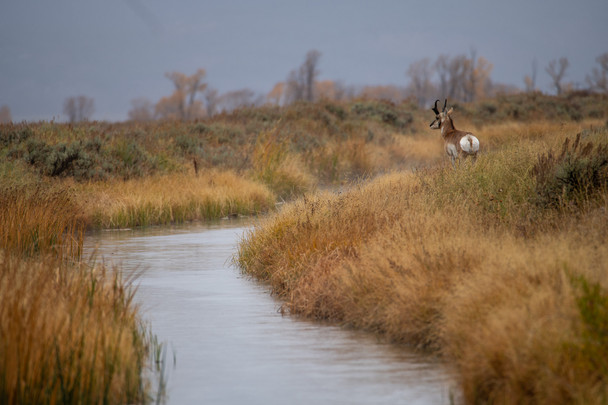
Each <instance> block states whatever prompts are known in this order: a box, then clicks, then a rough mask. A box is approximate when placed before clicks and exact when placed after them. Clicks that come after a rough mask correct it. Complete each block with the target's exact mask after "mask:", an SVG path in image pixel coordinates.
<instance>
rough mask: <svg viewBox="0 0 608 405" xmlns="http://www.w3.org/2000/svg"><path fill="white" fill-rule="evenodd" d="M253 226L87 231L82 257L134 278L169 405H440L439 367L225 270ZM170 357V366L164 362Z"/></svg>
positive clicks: (447, 392)
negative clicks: (314, 317) (160, 358)
mask: <svg viewBox="0 0 608 405" xmlns="http://www.w3.org/2000/svg"><path fill="white" fill-rule="evenodd" d="M250 226H251V221H250V220H249V221H248V222H247V221H243V220H224V221H220V222H216V223H212V224H202V223H198V224H188V225H183V226H171V227H149V228H145V229H134V230H121V231H97V232H94V233H91V234H89V235H87V237H86V241H85V249H84V253H85V257H88V256H90V255H92V254H93V253H94V255H95V258H96V260H97V261H98V262H99V261H103V262H104V263H106V264H107V265H113V264H116V265H118V266H119V267H120V268H121V269H122V271H123V272H124V274H125V276H127V277H131V276H132V275H134V274H138V276H137V279H136V281H135V284H136V285H137V286H138V288H137V292H136V295H135V299H136V301H137V302H138V303H139V304H140V306H141V309H142V314H143V316H144V318H145V319H146V321H148V322H149V323H150V324H151V327H152V331H153V333H154V334H156V335H157V337H158V339H159V341H161V342H165V344H166V347H167V350H168V355H167V364H168V365H167V371H166V378H167V397H166V402H167V403H169V404H201V403H204V404H264V405H269V404H391V405H393V404H449V403H450V396H451V392H455V391H456V389H455V388H454V387H455V385H454V381H453V379H452V378H451V377H450V374H449V372H448V371H447V368H446V366H445V365H444V364H442V363H441V362H440V361H438V360H436V359H434V358H432V357H428V356H423V355H420V354H417V353H414V352H413V351H409V350H408V349H407V348H406V347H403V346H395V345H391V344H388V343H383V342H381V341H379V340H378V339H377V338H376V337H375V336H374V335H372V334H369V333H365V332H360V331H353V330H349V329H345V328H341V327H339V326H333V325H327V324H323V323H318V322H312V321H305V320H300V319H297V318H295V317H291V316H288V315H281V314H280V312H279V311H278V308H279V306H280V302H279V301H277V300H276V299H275V298H273V297H272V296H271V294H270V292H269V290H268V287H267V286H265V285H263V284H261V283H259V282H257V281H255V280H252V279H251V278H249V277H247V276H244V275H243V274H242V273H241V272H240V270H239V269H238V268H236V267H234V266H233V265H232V264H231V257H232V255H233V254H234V253H235V251H236V245H237V243H238V241H239V240H240V238H241V237H242V235H243V232H245V231H246V230H247V229H249V227H250ZM173 358H175V364H174V362H173Z"/></svg>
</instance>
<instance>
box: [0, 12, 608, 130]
mask: <svg viewBox="0 0 608 405" xmlns="http://www.w3.org/2000/svg"><path fill="white" fill-rule="evenodd" d="M311 49H316V50H318V51H320V52H321V54H322V56H321V59H320V61H319V66H318V67H319V70H320V75H319V79H321V80H326V79H329V80H339V81H341V82H343V83H344V84H347V85H379V84H393V85H399V86H405V85H406V84H407V82H408V79H407V77H406V75H405V71H406V70H407V67H408V66H409V64H410V63H412V62H415V61H417V60H420V59H422V58H425V57H430V58H431V59H432V60H434V59H435V58H436V56H437V55H439V54H442V53H443V54H448V55H450V56H454V55H457V54H469V52H470V51H471V49H475V50H476V52H477V56H483V57H484V58H486V59H488V60H489V61H490V62H491V63H492V64H493V65H494V70H493V71H492V76H491V77H492V79H493V80H494V81H495V82H501V83H507V84H512V85H516V86H518V87H523V77H524V75H526V74H530V73H531V71H532V68H531V66H532V61H533V60H534V59H535V58H536V60H537V63H538V73H537V85H538V86H539V87H540V88H541V90H543V91H550V79H549V76H548V75H547V74H546V73H545V67H546V66H547V64H548V63H549V61H550V60H552V59H557V58H559V57H562V56H566V57H568V58H569V60H570V68H569V69H568V72H567V76H566V78H565V80H566V81H569V82H574V83H575V84H578V85H580V86H584V85H585V75H586V74H588V73H590V71H591V69H592V68H593V67H594V66H595V65H596V62H595V58H596V57H597V56H598V55H600V54H601V53H604V52H608V1H606V0H577V1H566V0H504V1H483V0H474V1H466V0H459V1H448V0H431V1H429V0H427V1H405V0H400V1H399V0H375V1H362V0H309V1H290V0H234V1H231V0H224V1H219V0H217V1H207V0H198V1H197V0H176V1H166V0H103V1H99V0H98V1H91V0H53V1H48V0H45V1H40V0H2V4H1V5H0V55H1V56H0V58H1V59H0V106H2V105H8V107H9V108H10V110H11V113H12V117H13V120H14V121H21V120H28V121H32V120H51V119H56V120H59V121H63V120H65V119H66V117H65V116H64V115H63V111H62V110H63V101H64V100H65V99H66V98H67V97H70V96H77V95H81V94H83V95H86V96H88V97H91V98H93V99H94V100H95V114H94V116H93V118H94V119H100V120H112V121H115V120H124V119H126V117H127V112H128V110H129V109H130V108H131V100H132V99H135V98H141V97H143V98H148V99H149V100H151V101H152V102H156V101H158V99H160V97H162V96H166V95H169V94H170V93H171V92H172V85H171V82H170V81H169V80H168V79H167V78H166V77H165V76H164V75H165V73H166V72H171V71H179V72H182V73H185V74H193V73H194V72H195V71H196V70H197V69H198V68H204V69H206V71H207V82H208V83H209V86H210V87H213V88H216V89H217V90H218V91H219V92H220V93H223V92H226V91H231V90H238V89H242V88H245V87H247V88H250V89H252V90H254V91H255V92H256V93H267V92H268V91H270V90H271V89H272V87H273V85H274V84H275V83H277V82H279V81H282V80H285V78H286V77H287V75H288V73H289V72H290V71H291V70H293V69H294V68H296V67H298V66H299V65H300V64H301V63H302V62H303V61H304V57H305V54H306V52H307V51H308V50H311ZM440 96H441V95H438V96H437V97H438V98H441V97H440Z"/></svg>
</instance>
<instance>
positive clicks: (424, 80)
mask: <svg viewBox="0 0 608 405" xmlns="http://www.w3.org/2000/svg"><path fill="white" fill-rule="evenodd" d="M433 73H434V69H433V66H432V65H431V60H430V59H429V58H424V59H422V60H419V61H417V62H414V63H412V64H411V65H410V66H409V68H408V69H407V72H406V74H407V75H408V76H409V78H410V91H411V93H412V95H413V96H414V97H415V98H416V101H417V102H418V105H419V106H425V105H426V104H427V102H428V101H429V100H431V99H432V98H433V93H434V92H435V90H434V86H433V84H432V83H431V76H432V75H433Z"/></svg>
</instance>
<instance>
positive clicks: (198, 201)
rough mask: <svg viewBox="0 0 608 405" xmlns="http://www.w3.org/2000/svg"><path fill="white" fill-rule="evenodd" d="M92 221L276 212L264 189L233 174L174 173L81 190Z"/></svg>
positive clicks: (109, 224)
mask: <svg viewBox="0 0 608 405" xmlns="http://www.w3.org/2000/svg"><path fill="white" fill-rule="evenodd" d="M76 187H77V192H78V194H79V195H80V200H81V201H84V203H83V206H84V211H85V215H86V217H87V219H88V220H89V221H90V222H91V223H92V224H93V225H94V226H97V227H103V228H118V227H131V226H145V225H151V224H169V223H177V222H184V221H192V220H205V219H218V218H221V217H226V216H238V215H255V214H258V213H261V212H265V211H268V210H269V209H271V208H272V207H274V203H275V197H274V194H273V193H272V192H271V191H270V190H269V189H268V188H267V187H265V186H264V185H262V184H260V183H256V182H253V181H250V180H247V179H246V178H244V177H242V176H238V175H237V174H235V173H234V172H231V171H224V172H221V171H215V170H211V171H207V172H205V173H201V174H199V175H198V176H195V175H192V174H173V175H166V176H153V177H146V178H141V179H132V180H127V181H108V182H95V183H86V184H80V185H77V186H76Z"/></svg>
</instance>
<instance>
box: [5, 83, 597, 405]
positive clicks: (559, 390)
mask: <svg viewBox="0 0 608 405" xmlns="http://www.w3.org/2000/svg"><path fill="white" fill-rule="evenodd" d="M607 101H608V100H607V99H606V97H602V96H597V95H586V94H574V95H568V96H567V97H559V98H556V97H546V96H542V95H540V94H525V95H516V96H509V97H506V96H505V97H499V98H497V99H494V100H486V101H483V102H480V103H477V104H471V105H469V104H462V105H456V106H455V107H456V113H455V114H456V115H455V120H456V126H457V127H458V128H461V129H470V130H473V131H474V132H475V133H476V134H477V135H478V137H479V138H480V140H481V142H482V154H481V156H480V158H479V159H478V161H477V164H476V165H475V166H472V167H471V166H469V165H463V166H462V167H458V168H457V169H456V170H453V169H452V168H451V167H449V166H448V165H447V164H446V159H445V157H444V156H443V154H444V152H443V145H442V142H441V139H440V137H439V134H438V133H437V132H433V131H430V130H429V129H428V124H429V122H430V119H431V118H432V113H430V111H427V110H420V109H418V108H417V107H416V106H414V105H411V104H408V103H405V104H402V105H398V106H397V105H393V104H390V103H385V102H379V101H374V100H359V101H353V102H349V103H328V102H319V103H315V104H307V103H302V104H295V105H291V106H287V107H283V108H279V107H260V108H251V109H242V110H238V111H235V112H234V113H231V114H226V115H218V116H214V117H212V118H210V119H207V120H204V121H197V122H185V123H179V122H152V123H144V124H142V123H103V122H92V123H81V124H74V125H68V124H59V123H53V122H50V123H49V122H41V123H31V124H27V123H22V124H2V125H0V158H1V160H0V227H1V228H2V233H1V235H0V238H1V239H0V243H1V245H0V302H2V303H3V305H2V308H0V314H1V317H0V402H2V403H9V404H10V403H83V402H84V403H98V402H110V403H127V402H128V403H136V402H146V401H148V400H149V399H150V393H149V385H150V382H149V380H148V379H147V378H146V377H144V376H145V375H146V373H147V366H146V364H148V363H147V359H148V358H149V357H150V356H151V353H152V352H157V351H158V346H155V343H154V339H153V336H151V335H150V333H149V332H147V329H146V327H145V326H144V325H143V323H142V321H141V319H140V317H139V312H138V308H137V307H136V306H135V305H134V304H133V301H132V298H133V288H132V284H131V283H132V280H124V279H123V278H122V277H121V275H120V269H109V268H105V267H103V266H100V265H98V264H95V263H92V262H87V260H83V258H82V257H81V249H82V243H83V240H84V232H85V230H86V229H88V228H92V227H97V228H98V227H102V228H107V227H112V228H121V227H132V226H145V225H151V224H169V223H177V222H184V221H192V220H206V219H214V218H223V217H234V216H242V215H247V216H250V215H255V216H257V215H260V214H264V216H262V218H261V219H260V222H259V225H257V226H256V227H255V228H254V229H252V231H251V232H250V233H248V234H247V235H246V236H245V237H244V239H243V240H242V242H241V243H240V245H239V252H238V256H237V258H236V259H235V260H236V261H237V262H238V264H239V265H240V266H241V267H242V268H243V269H244V271H246V272H248V273H249V274H252V275H254V276H256V277H258V278H260V279H262V280H266V281H267V282H268V283H270V285H271V286H272V288H273V290H274V291H275V293H276V294H277V295H279V296H280V297H281V298H282V299H283V301H284V306H283V308H284V310H286V311H289V312H291V313H294V314H299V315H301V316H306V317H310V318H318V319H330V320H333V321H335V322H338V323H341V324H344V325H349V326H352V327H356V328H361V329H366V330H370V331H373V332H376V333H378V334H381V335H383V336H385V337H386V338H387V339H390V340H392V341H395V342H400V343H404V344H408V345H412V346H414V347H417V348H419V349H420V350H424V351H430V352H433V353H437V354H440V355H442V356H443V357H444V358H446V360H447V361H449V362H451V363H453V364H455V366H456V367H457V368H458V370H459V371H460V381H461V385H462V388H463V391H464V394H465V400H466V402H471V403H477V402H497V403H547V402H550V403H553V402H555V403H571V402H575V403H605V402H606V401H608V389H607V385H608V384H607V383H606V382H607V381H606V380H607V377H608V370H607V368H606V365H605V364H604V362H603V361H602V359H605V358H606V357H608V339H607V338H606V336H608V292H607V291H608V278H607V264H606V263H608V260H607V259H608V257H607V256H608V252H607V248H606V246H607V244H606V242H607V240H606V239H607V236H606V229H608V228H607V225H608V223H607V222H608V220H607V215H606V209H607V208H608V207H607V205H608V194H607V189H606V187H607V185H606V180H607V178H608V173H607V172H608V169H607V167H608V150H607V149H608V147H607V146H606V144H608V133H607V128H606V119H607V118H608V109H607V108H606V106H607V105H608V102H607ZM579 135H580V136H579ZM577 139H578V140H577ZM589 145H590V146H589ZM324 190H332V191H324ZM336 190H341V191H339V192H337V191H336ZM283 201H286V203H285V204H281V205H279V206H280V207H281V208H279V209H278V210H276V208H275V203H277V202H283ZM15 370H16V371H15Z"/></svg>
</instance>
